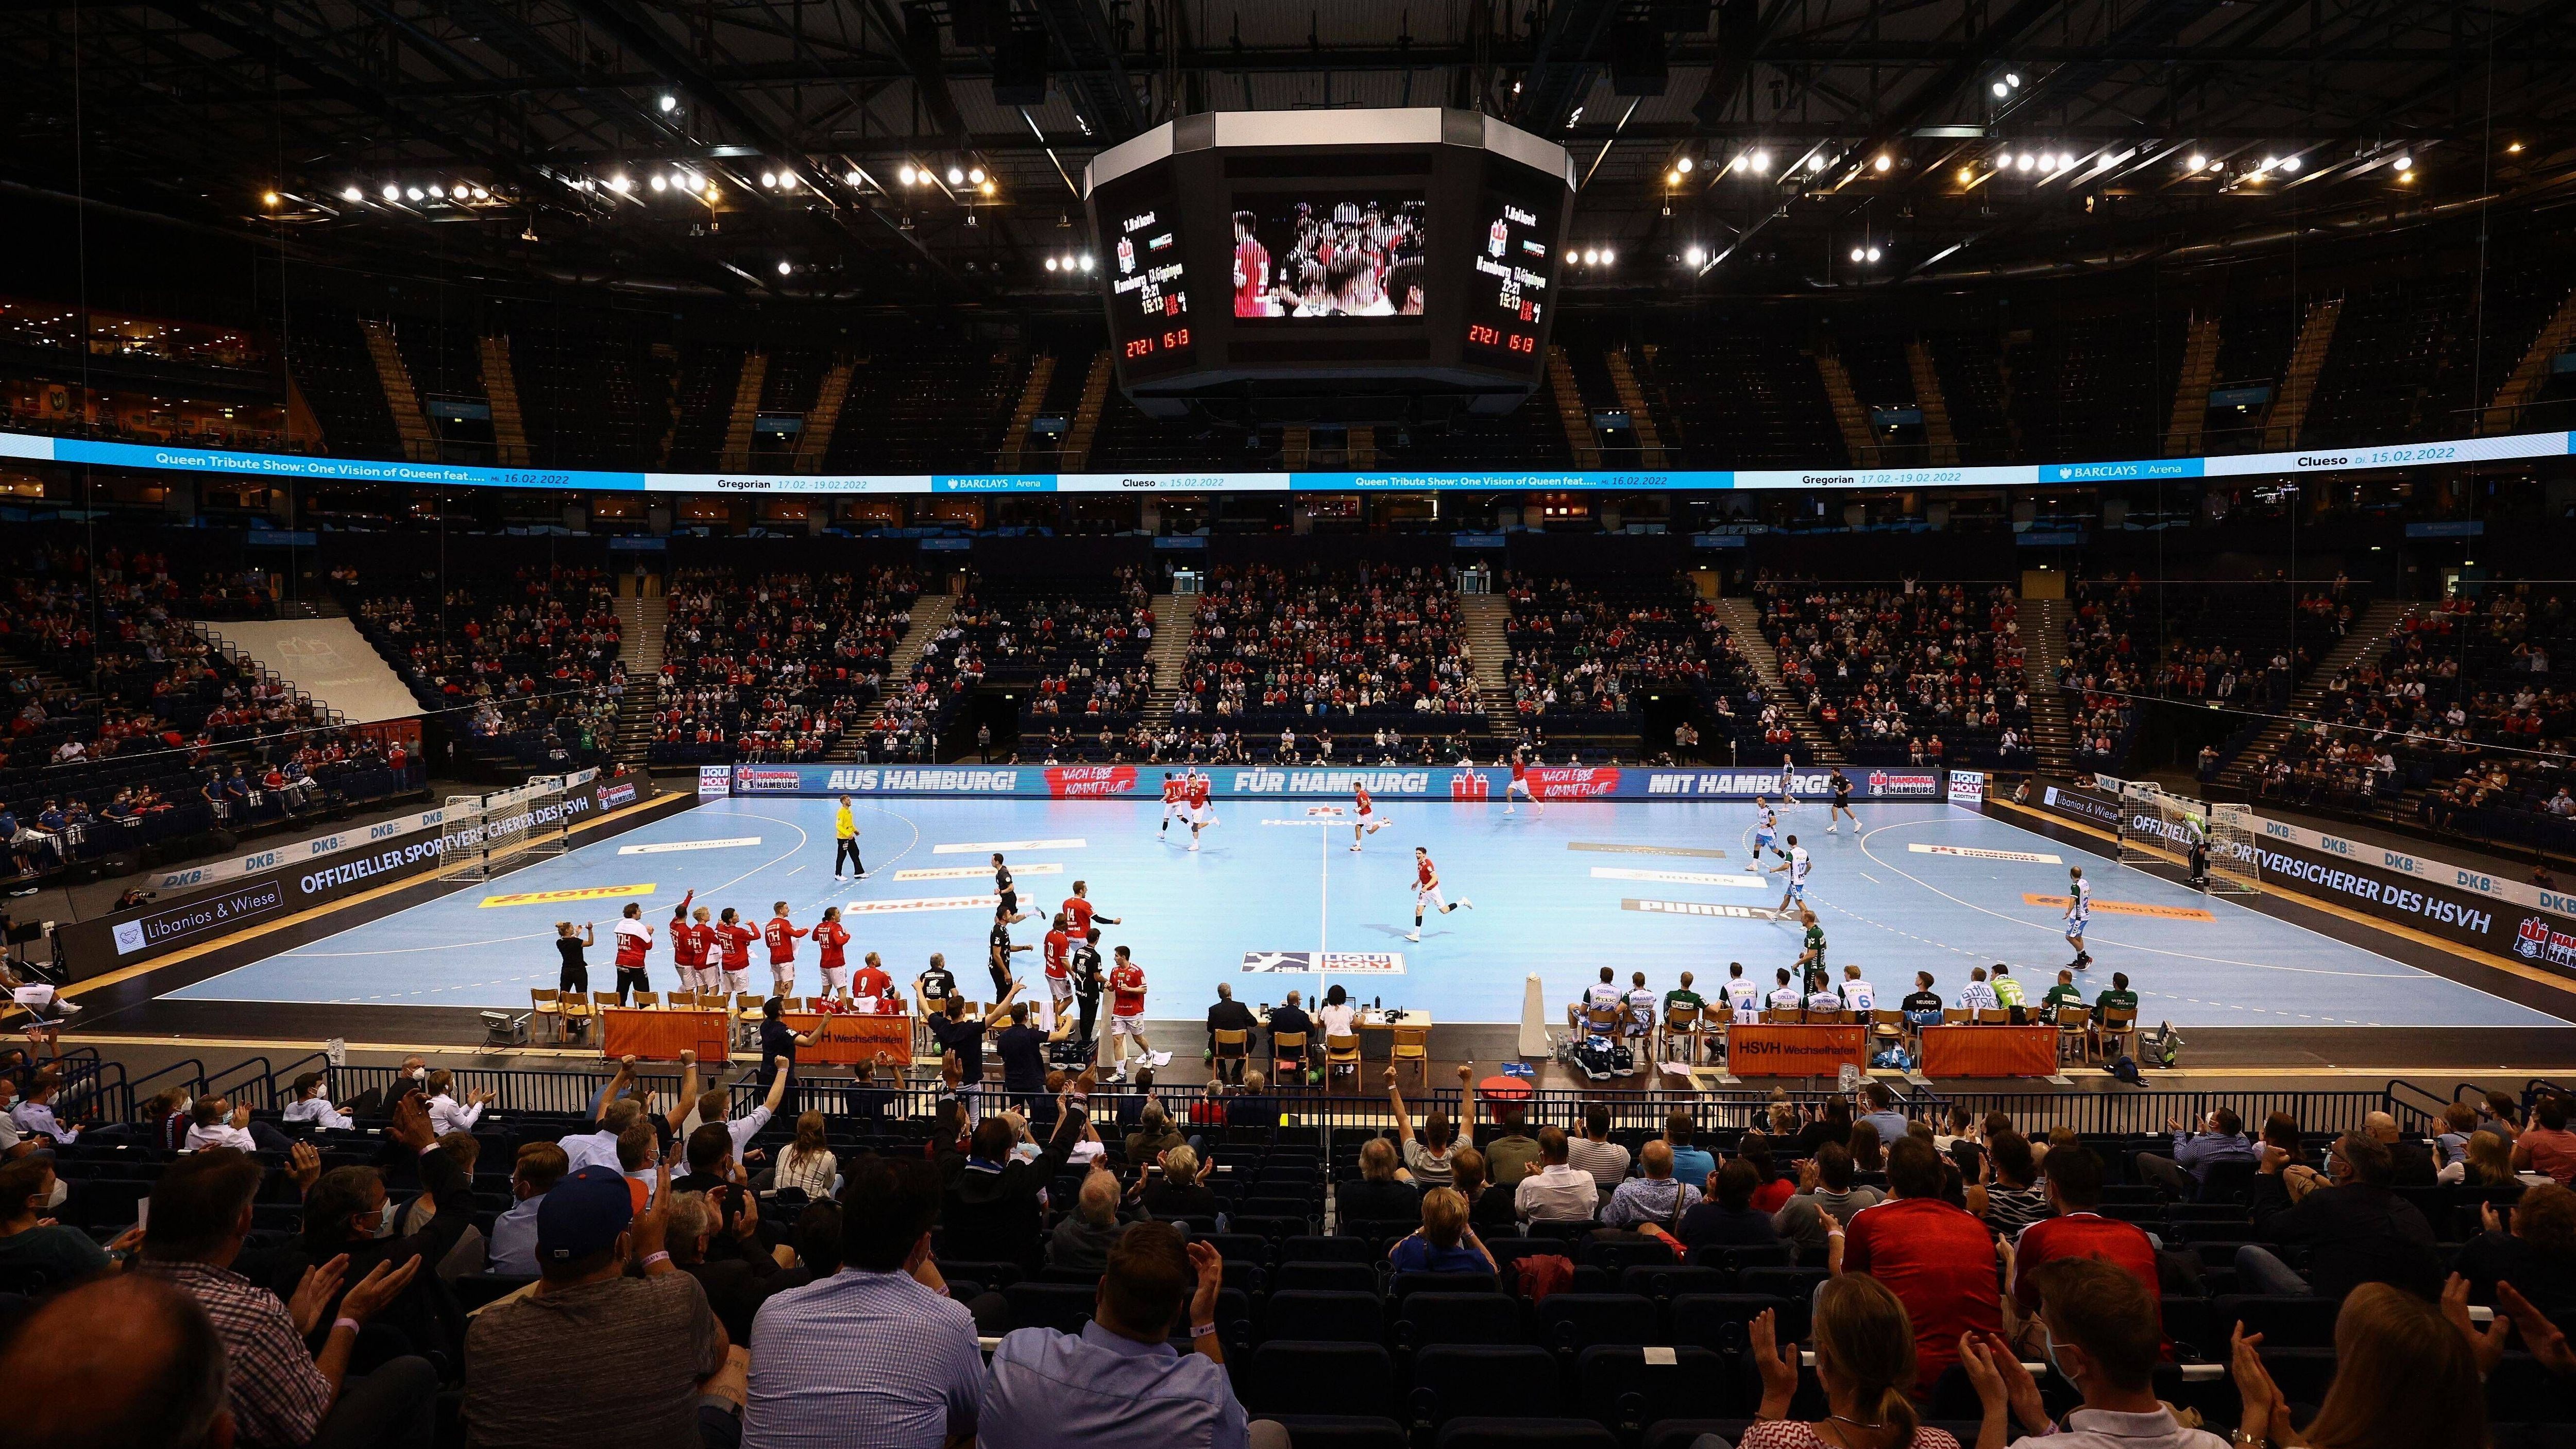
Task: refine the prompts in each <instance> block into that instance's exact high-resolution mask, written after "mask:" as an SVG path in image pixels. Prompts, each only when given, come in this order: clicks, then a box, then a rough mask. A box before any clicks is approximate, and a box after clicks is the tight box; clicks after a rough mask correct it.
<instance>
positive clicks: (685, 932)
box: [671, 891, 703, 970]
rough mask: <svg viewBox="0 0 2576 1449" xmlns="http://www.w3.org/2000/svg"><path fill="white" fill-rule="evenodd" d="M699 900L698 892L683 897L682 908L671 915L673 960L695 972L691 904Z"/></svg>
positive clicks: (681, 899)
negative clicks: (692, 954) (691, 953)
mask: <svg viewBox="0 0 2576 1449" xmlns="http://www.w3.org/2000/svg"><path fill="white" fill-rule="evenodd" d="M697 898H698V893H697V892H696V891H691V892H689V893H688V894H687V895H685V896H682V897H681V898H680V908H679V909H678V910H676V911H673V912H672V913H671V959H672V960H673V961H675V962H677V963H679V964H680V965H682V966H686V967H689V968H690V969H691V970H695V969H696V968H697V964H698V963H697V962H696V961H692V960H690V959H689V902H691V901H694V900H696V899H697ZM702 959H703V958H702Z"/></svg>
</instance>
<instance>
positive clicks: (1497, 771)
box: [733, 765, 1947, 801]
mask: <svg viewBox="0 0 2576 1449" xmlns="http://www.w3.org/2000/svg"><path fill="white" fill-rule="evenodd" d="M1181 773H1182V767H1178V766H1175V767H1170V768H1166V767H1165V766H1162V765H736V766H734V767H733V793H734V794H736V795H874V796H884V795H983V796H993V797H1007V798H1013V799H1028V800H1049V799H1052V800H1088V799H1110V800H1160V799H1161V798H1162V794H1163V777H1164V776H1165V775H1166V774H1170V775H1175V776H1177V775H1179V774H1181ZM1205 773H1206V774H1207V776H1208V780H1209V784H1210V788H1209V793H1210V794H1211V795H1213V796H1215V797H1216V798H1218V799H1348V798H1349V797H1350V795H1351V793H1352V792H1353V791H1354V790H1357V789H1360V788H1362V787H1365V788H1366V789H1367V790H1368V792H1369V793H1370V794H1371V795H1374V796H1377V797H1379V798H1381V799H1389V800H1406V799H1414V800H1501V799H1502V798H1503V796H1504V794H1505V792H1506V791H1507V790H1508V789H1509V787H1510V785H1511V779H1512V772H1511V771H1510V770H1508V769H1502V768H1497V767H1492V766H1481V765H1478V766H1468V765H1423V766H1386V767H1364V768H1363V767H1351V768H1337V767H1331V766H1320V765H1316V766H1310V765H1287V766H1266V765H1264V766H1248V765H1229V766H1225V767H1223V768H1219V769H1212V770H1208V771H1206V772H1205ZM1844 778H1845V779H1847V780H1849V781H1850V782H1851V787H1852V796H1853V798H1854V799H1870V800H1915V801H1939V800H1942V799H1945V798H1947V792H1946V782H1945V780H1944V778H1943V772H1942V771H1940V770H1936V769H1913V768H1905V769H1893V768H1885V769H1883V768H1875V767H1869V766H1853V767H1851V768H1850V769H1847V770H1846V771H1845V772H1844ZM1529 780H1530V786H1531V788H1532V789H1534V790H1535V791H1537V793H1538V796H1539V798H1540V799H1542V800H1751V799H1754V798H1755V797H1757V796H1768V797H1769V798H1771V799H1774V800H1777V799H1780V798H1781V796H1782V793H1783V792H1782V790H1781V772H1780V771H1779V770H1776V769H1771V770H1746V769H1696V770H1685V769H1652V768H1648V767H1645V766H1641V765H1534V766H1532V767H1530V771H1529ZM1830 780H1831V773H1830V772H1829V771H1824V770H1804V769H1802V770H1795V771H1792V772H1791V773H1790V781H1789V783H1790V785H1791V787H1792V791H1793V793H1794V794H1796V795H1797V796H1798V797H1799V798H1801V799H1810V798H1812V799H1824V798H1827V797H1829V796H1830V795H1831V793H1832V787H1831V785H1830V783H1829V782H1830Z"/></svg>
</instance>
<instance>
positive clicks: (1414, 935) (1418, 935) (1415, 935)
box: [1404, 931, 1422, 941]
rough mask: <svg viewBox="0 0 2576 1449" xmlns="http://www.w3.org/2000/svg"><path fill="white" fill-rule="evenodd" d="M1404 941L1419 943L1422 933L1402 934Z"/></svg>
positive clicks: (1410, 932)
mask: <svg viewBox="0 0 2576 1449" xmlns="http://www.w3.org/2000/svg"><path fill="white" fill-rule="evenodd" d="M1404 939H1406V940H1408V941H1419V940H1421V939H1422V933H1421V932H1420V931H1407V932H1405V933H1404Z"/></svg>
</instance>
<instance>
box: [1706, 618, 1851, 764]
mask: <svg viewBox="0 0 2576 1449" xmlns="http://www.w3.org/2000/svg"><path fill="white" fill-rule="evenodd" d="M1717 617H1718V618H1719V620H1720V621H1722V622H1723V623H1724V624H1725V625H1726V627H1727V630H1728V632H1730V633H1732V634H1733V635H1734V636H1735V647H1736V648H1738V649H1740V650H1742V651H1743V652H1744V661H1745V662H1746V663H1747V664H1750V665H1752V666H1753V677H1754V679H1755V680H1756V681H1757V682H1759V683H1760V684H1761V686H1762V693H1763V694H1764V695H1765V696H1766V697H1768V698H1769V699H1770V700H1771V702H1772V703H1774V704H1777V705H1778V706H1780V713H1781V714H1782V715H1784V716H1786V717H1787V718H1788V721H1789V730H1790V732H1791V733H1792V734H1795V735H1796V736H1797V737H1798V743H1800V744H1802V745H1805V746H1806V747H1807V758H1808V759H1810V760H1812V761H1814V762H1815V763H1817V764H1820V765H1835V764H1840V763H1842V758H1843V752H1842V747H1841V746H1839V745H1837V744H1835V743H1834V741H1833V738H1832V737H1831V736H1830V735H1827V734H1826V733H1825V727H1824V726H1823V725H1822V724H1821V723H1819V722H1818V721H1817V720H1816V718H1815V716H1813V715H1811V714H1809V713H1808V712H1807V710H1806V707H1805V706H1804V705H1801V704H1799V703H1798V700H1797V696H1796V695H1794V694H1791V693H1790V692H1789V689H1788V686H1787V685H1786V684H1784V683H1783V682H1782V681H1781V678H1780V651H1779V650H1777V649H1775V648H1773V647H1772V644H1771V636H1770V635H1768V634H1765V633H1763V632H1762V606H1761V605H1759V604H1756V603H1755V602H1753V601H1752V600H1751V599H1741V598H1729V599H1720V600H1718V601H1717ZM1744 763H1746V764H1748V765H1765V764H1770V763H1772V762H1771V761H1768V760H1747V761H1745V762H1744Z"/></svg>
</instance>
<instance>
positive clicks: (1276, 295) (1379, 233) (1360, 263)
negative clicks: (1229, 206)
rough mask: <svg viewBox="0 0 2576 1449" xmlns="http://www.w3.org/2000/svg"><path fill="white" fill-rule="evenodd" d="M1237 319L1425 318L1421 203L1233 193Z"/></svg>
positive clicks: (1416, 197)
mask: <svg viewBox="0 0 2576 1449" xmlns="http://www.w3.org/2000/svg"><path fill="white" fill-rule="evenodd" d="M1235 208H1236V209H1235V211H1234V215H1233V227H1234V275H1233V279H1232V283H1233V288H1234V315H1235V316H1237V317H1239V318H1245V319H1254V318H1262V319H1277V320H1281V321H1318V320H1323V319H1328V318H1352V317H1419V316H1421V315H1422V308H1423V300H1424V297H1425V295H1426V294H1427V292H1428V290H1429V288H1428V287H1427V286H1426V284H1425V282H1424V278H1423V260H1424V259H1423V252H1422V236H1423V212H1424V209H1425V208H1424V204H1423V197H1422V195H1421V192H1420V191H1419V190H1416V191H1414V192H1412V193H1411V194H1401V195H1400V194H1385V193H1377V192H1372V193H1370V194H1365V195H1360V194H1343V195H1335V194H1331V193H1329V192H1301V193H1296V194H1280V195H1251V196H1245V195H1237V196H1236V197H1235Z"/></svg>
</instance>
